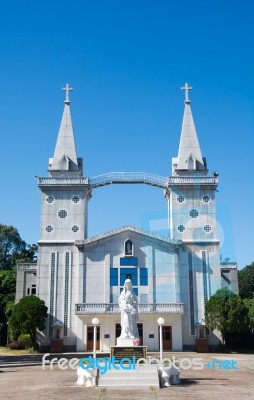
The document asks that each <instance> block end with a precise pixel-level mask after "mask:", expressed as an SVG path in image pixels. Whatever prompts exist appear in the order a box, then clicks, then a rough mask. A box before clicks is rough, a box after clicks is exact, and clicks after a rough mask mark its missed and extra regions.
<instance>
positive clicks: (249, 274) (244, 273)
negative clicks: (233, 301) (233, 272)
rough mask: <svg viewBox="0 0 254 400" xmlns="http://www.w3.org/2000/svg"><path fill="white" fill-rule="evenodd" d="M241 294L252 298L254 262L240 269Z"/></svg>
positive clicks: (243, 296)
mask: <svg viewBox="0 0 254 400" xmlns="http://www.w3.org/2000/svg"><path fill="white" fill-rule="evenodd" d="M238 284H239V295H240V296H241V297H242V298H243V299H252V298H253V295H254V262H253V263H252V264H251V265H247V266H246V267H245V268H243V269H241V270H240V271H238Z"/></svg>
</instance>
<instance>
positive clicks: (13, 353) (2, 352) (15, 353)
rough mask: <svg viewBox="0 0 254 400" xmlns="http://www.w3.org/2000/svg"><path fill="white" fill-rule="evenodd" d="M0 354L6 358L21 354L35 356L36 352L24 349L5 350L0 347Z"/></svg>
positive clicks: (5, 348)
mask: <svg viewBox="0 0 254 400" xmlns="http://www.w3.org/2000/svg"><path fill="white" fill-rule="evenodd" d="M0 354H6V355H8V356H12V355H13V356H18V355H22V354H37V351H34V350H33V349H32V348H31V349H24V350H11V349H7V347H3V346H0Z"/></svg>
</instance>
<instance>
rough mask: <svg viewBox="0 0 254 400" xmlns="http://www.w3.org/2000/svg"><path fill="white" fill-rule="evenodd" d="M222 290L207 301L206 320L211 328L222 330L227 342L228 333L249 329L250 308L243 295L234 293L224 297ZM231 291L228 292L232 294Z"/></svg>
mask: <svg viewBox="0 0 254 400" xmlns="http://www.w3.org/2000/svg"><path fill="white" fill-rule="evenodd" d="M222 290H223V289H220V290H219V291H217V292H216V293H215V295H214V296H212V297H211V298H210V299H209V300H208V302H207V303H206V306H205V321H206V325H207V327H208V328H209V329H210V330H212V331H213V330H215V329H217V330H218V331H220V332H221V335H222V341H223V344H225V339H226V337H227V335H228V334H230V333H233V332H241V331H245V330H247V329H248V326H249V317H248V308H247V307H246V306H245V304H244V301H243V300H242V299H241V297H240V296H238V295H234V294H233V296H232V295H229V296H227V297H222V296H221V291H222ZM218 292H219V296H218ZM229 292H231V291H229ZM229 292H228V294H230V293H229ZM231 293H232V292H231ZM216 294H217V295H216Z"/></svg>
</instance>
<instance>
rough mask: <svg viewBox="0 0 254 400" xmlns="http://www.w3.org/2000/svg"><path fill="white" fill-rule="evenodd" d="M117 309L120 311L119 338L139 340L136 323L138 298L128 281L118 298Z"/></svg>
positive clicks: (128, 280) (127, 280)
mask: <svg viewBox="0 0 254 400" xmlns="http://www.w3.org/2000/svg"><path fill="white" fill-rule="evenodd" d="M119 307H120V310H121V327H122V330H121V336H120V338H129V339H134V338H139V333H138V327H137V321H138V298H137V296H136V294H135V293H134V291H133V289H132V283H131V280H130V279H126V281H125V282H124V289H123V290H122V292H121V294H120V296H119Z"/></svg>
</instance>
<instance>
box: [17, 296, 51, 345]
mask: <svg viewBox="0 0 254 400" xmlns="http://www.w3.org/2000/svg"><path fill="white" fill-rule="evenodd" d="M47 310H48V308H47V307H46V306H45V303H44V301H43V300H40V299H39V298H38V297H36V296H26V297H23V298H22V299H21V300H20V301H19V302H18V303H17V304H15V306H14V308H13V312H12V315H11V317H10V319H9V326H10V329H11V330H12V332H17V333H19V334H20V333H27V334H29V335H30V337H31V341H32V344H33V346H34V347H35V346H36V331H37V329H38V330H40V331H42V330H43V329H44V328H45V318H46V317H47Z"/></svg>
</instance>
